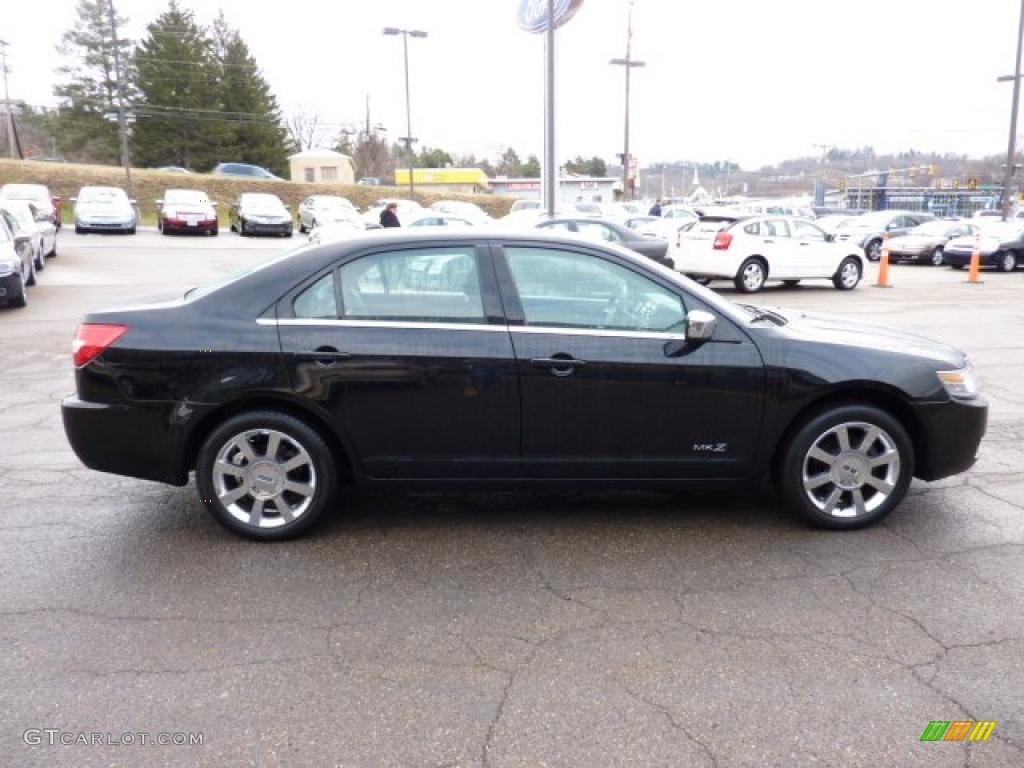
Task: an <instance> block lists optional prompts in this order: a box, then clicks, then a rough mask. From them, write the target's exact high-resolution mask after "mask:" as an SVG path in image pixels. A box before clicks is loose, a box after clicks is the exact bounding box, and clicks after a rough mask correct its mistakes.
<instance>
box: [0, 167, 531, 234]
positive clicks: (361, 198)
mask: <svg viewBox="0 0 1024 768" xmlns="http://www.w3.org/2000/svg"><path fill="white" fill-rule="evenodd" d="M7 183H20V184H45V185H46V186H48V187H49V188H50V192H51V193H52V194H54V195H60V197H61V200H62V203H61V213H62V216H63V220H64V221H65V222H69V221H72V220H73V219H72V216H73V214H72V208H73V205H72V203H70V202H69V199H70V198H72V197H75V196H76V195H77V194H78V190H79V189H81V188H82V187H84V186H88V185H98V186H105V187H125V174H124V170H123V169H122V168H120V167H117V166H110V165H79V164H77V163H46V162H36V161H33V160H2V159H0V184H7ZM168 189H199V190H202V191H203V192H205V193H206V194H207V195H209V196H210V198H211V199H212V200H215V201H216V202H217V203H218V204H219V205H218V208H217V210H218V213H219V216H220V222H221V225H222V226H224V227H227V221H228V208H229V207H230V205H231V202H232V201H233V200H234V199H235V198H236V197H237V196H238V195H239V194H241V193H242V192H272V193H273V194H275V195H277V196H278V197H280V198H281V200H282V201H284V204H285V205H287V206H288V208H289V209H290V210H291V211H292V213H293V214H294V213H295V212H296V211H297V210H298V207H299V203H300V202H302V201H303V200H304V199H305V198H307V197H309V196H310V195H341V196H342V197H347V198H348V199H349V200H351V201H352V204H353V205H355V206H356V207H358V208H359V209H360V210H363V209H364V208H366V207H368V206H370V205H372V204H374V203H376V202H377V201H378V200H380V199H382V198H400V197H408V190H407V189H405V188H404V187H368V186H358V185H348V184H305V183H299V182H294V181H250V180H248V179H231V178H225V177H224V176H213V175H211V174H206V173H193V174H183V173H166V172H163V171H153V170H147V169H143V168H133V169H132V196H133V197H134V198H135V199H136V200H137V201H138V207H139V214H140V216H141V219H142V224H149V225H153V224H156V202H155V201H156V200H159V199H160V198H161V197H163V194H164V191H165V190H168ZM416 199H417V200H419V201H420V203H421V204H422V205H425V206H428V205H430V204H431V203H434V202H437V201H438V200H465V201H466V202H470V203H476V204H477V205H479V206H480V207H481V208H483V209H484V210H485V211H487V212H488V213H489V214H491V215H492V216H504V215H505V214H506V213H508V211H509V209H510V208H511V207H512V202H513V201H512V199H511V198H508V197H495V196H493V195H448V194H444V195H442V194H437V193H433V192H425V193H421V192H420V191H419V190H417V193H416Z"/></svg>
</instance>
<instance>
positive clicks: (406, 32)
mask: <svg viewBox="0 0 1024 768" xmlns="http://www.w3.org/2000/svg"><path fill="white" fill-rule="evenodd" d="M384 34H385V35H401V36H402V54H403V56H404V57H405V120H406V125H405V128H406V135H405V148H406V151H407V152H408V153H409V198H410V199H412V200H415V199H416V197H415V195H416V187H415V185H414V184H413V180H412V167H413V162H414V160H415V158H414V156H413V154H412V143H413V141H415V139H413V137H412V110H411V109H410V107H409V38H410V37H426V36H427V33H426V32H424V31H423V30H422V29H399V28H398V27H384Z"/></svg>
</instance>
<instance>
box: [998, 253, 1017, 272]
mask: <svg viewBox="0 0 1024 768" xmlns="http://www.w3.org/2000/svg"><path fill="white" fill-rule="evenodd" d="M1016 268H1017V255H1016V254H1015V253H1014V252H1013V251H1007V252H1006V253H1004V254H1003V255H1002V256H1000V257H999V271H1000V272H1013V270H1015V269H1016Z"/></svg>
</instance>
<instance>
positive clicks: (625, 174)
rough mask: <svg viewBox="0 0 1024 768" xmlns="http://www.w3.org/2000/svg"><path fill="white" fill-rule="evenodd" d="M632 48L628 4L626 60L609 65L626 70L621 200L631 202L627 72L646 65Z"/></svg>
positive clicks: (614, 60)
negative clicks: (633, 56)
mask: <svg viewBox="0 0 1024 768" xmlns="http://www.w3.org/2000/svg"><path fill="white" fill-rule="evenodd" d="M632 48H633V3H632V2H631V3H630V4H629V17H628V20H627V22H626V58H624V59H612V60H611V61H609V62H608V63H609V64H612V65H614V66H618V67H623V68H624V69H625V70H626V119H625V127H624V131H623V142H622V143H623V149H622V199H623V200H632V199H633V196H632V195H631V194H629V71H630V70H631V69H633V67H644V66H647V63H646V62H644V61H637V60H636V59H633V58H632V57H631V56H630V53H631V51H632Z"/></svg>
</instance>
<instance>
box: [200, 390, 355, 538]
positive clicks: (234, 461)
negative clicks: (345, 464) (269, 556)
mask: <svg viewBox="0 0 1024 768" xmlns="http://www.w3.org/2000/svg"><path fill="white" fill-rule="evenodd" d="M335 483H336V470H335V462H334V457H333V456H332V454H331V450H330V448H329V447H328V446H327V443H326V442H325V441H324V439H323V438H322V437H321V436H320V434H319V433H318V432H317V431H316V430H314V429H312V428H311V427H310V426H309V425H308V424H306V423H305V422H303V421H300V420H299V419H296V418H294V417H292V416H289V415H287V414H284V413H279V412H276V411H267V410H260V411H253V412H252V413H246V414H241V415H238V416H235V417H233V418H231V419H228V420H227V421H225V422H224V423H223V424H221V425H220V426H219V427H217V428H216V429H215V430H214V431H213V432H212V433H211V434H210V436H209V437H208V438H207V439H206V441H205V442H204V443H203V447H202V449H201V450H200V451H199V456H198V458H197V460H196V484H197V486H198V488H199V493H200V498H201V499H202V502H203V504H204V505H205V506H206V508H207V509H208V510H209V511H210V512H211V513H212V514H213V516H214V518H215V519H216V520H217V522H219V523H220V524H221V525H223V526H224V527H226V528H227V529H229V530H231V531H233V532H234V533H237V534H240V535H242V536H246V537H248V538H251V539H259V540H263V541H276V540H280V539H287V538H291V537H293V536H297V535H299V534H300V533H302V532H304V531H306V530H307V529H308V528H309V527H310V526H312V525H313V524H314V523H315V522H316V521H317V519H318V518H319V517H320V516H321V515H322V514H323V513H324V511H325V510H326V508H327V506H328V505H329V503H330V499H331V498H332V496H333V492H334V486H335Z"/></svg>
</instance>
